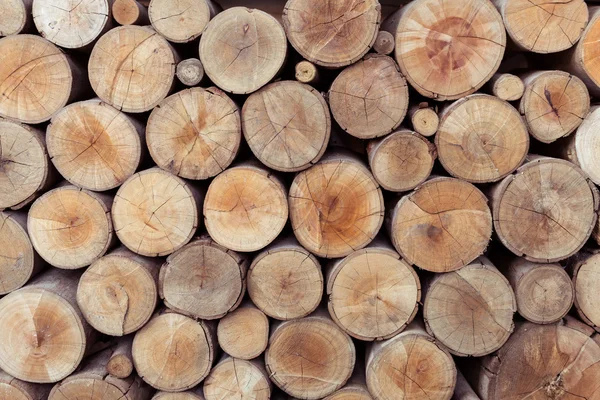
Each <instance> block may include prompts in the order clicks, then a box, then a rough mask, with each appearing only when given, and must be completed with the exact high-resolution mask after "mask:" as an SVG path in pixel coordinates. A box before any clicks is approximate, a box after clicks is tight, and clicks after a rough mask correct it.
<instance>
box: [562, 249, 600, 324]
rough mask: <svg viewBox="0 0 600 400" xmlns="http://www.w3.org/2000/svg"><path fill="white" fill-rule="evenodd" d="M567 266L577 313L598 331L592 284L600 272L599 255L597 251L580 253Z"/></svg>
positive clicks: (598, 318)
mask: <svg viewBox="0 0 600 400" xmlns="http://www.w3.org/2000/svg"><path fill="white" fill-rule="evenodd" d="M569 264H570V265H569V268H570V270H571V274H572V276H573V288H574V291H575V308H576V309H577V313H578V314H579V317H580V318H581V319H582V320H583V321H584V322H585V323H586V324H588V325H590V326H591V327H593V328H594V329H596V330H598V331H600V310H599V309H598V300H597V299H598V292H597V289H596V285H595V283H594V282H595V276H596V273H597V271H600V254H598V252H597V251H591V252H587V251H586V252H581V253H580V254H578V255H577V256H575V257H573V258H572V259H571V260H570V263H569Z"/></svg>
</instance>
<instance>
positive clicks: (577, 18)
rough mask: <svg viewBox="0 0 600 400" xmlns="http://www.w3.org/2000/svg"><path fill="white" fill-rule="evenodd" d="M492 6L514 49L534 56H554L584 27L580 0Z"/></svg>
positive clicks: (520, 0)
mask: <svg viewBox="0 0 600 400" xmlns="http://www.w3.org/2000/svg"><path fill="white" fill-rule="evenodd" d="M493 3H494V4H495V5H496V7H497V8H498V11H500V14H502V19H503V20H504V25H505V26H506V31H507V32H508V35H509V36H510V38H511V39H512V41H513V43H514V44H515V45H516V46H517V48H519V49H521V50H525V51H532V52H534V53H556V52H559V51H562V50H566V49H568V48H570V47H572V46H573V45H574V44H575V43H577V41H578V40H579V38H580V37H581V35H582V33H583V30H584V29H585V27H586V25H587V23H588V8H587V5H586V4H585V1H584V0H574V1H567V2H560V1H559V2H550V3H543V2H539V1H538V2H533V3H532V2H529V1H527V0H493Z"/></svg>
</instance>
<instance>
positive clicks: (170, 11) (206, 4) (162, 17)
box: [148, 0, 220, 43]
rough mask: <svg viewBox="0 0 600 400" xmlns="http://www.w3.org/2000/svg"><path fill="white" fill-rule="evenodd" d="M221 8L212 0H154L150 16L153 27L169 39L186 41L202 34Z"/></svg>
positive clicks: (150, 7) (149, 10) (151, 4)
mask: <svg viewBox="0 0 600 400" xmlns="http://www.w3.org/2000/svg"><path fill="white" fill-rule="evenodd" d="M219 10H220V7H219V6H218V5H217V4H216V3H214V2H212V1H211V0H184V1H177V2H172V1H171V0H152V1H151V2H150V6H149V7H148V16H149V17H150V23H151V24H152V27H153V28H154V29H155V30H156V32H158V33H160V34H161V35H162V36H164V37H165V38H166V39H167V40H168V41H170V42H175V43H186V42H191V41H192V40H194V39H196V38H197V37H198V36H200V35H201V34H202V32H204V29H206V25H208V21H210V19H211V18H212V17H214V16H215V15H216V14H217V13H218V12H219Z"/></svg>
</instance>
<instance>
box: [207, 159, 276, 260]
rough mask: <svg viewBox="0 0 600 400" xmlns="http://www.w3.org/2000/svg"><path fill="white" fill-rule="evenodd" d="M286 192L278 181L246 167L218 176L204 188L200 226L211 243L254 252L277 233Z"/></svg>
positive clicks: (232, 169) (257, 167) (249, 165)
mask: <svg viewBox="0 0 600 400" xmlns="http://www.w3.org/2000/svg"><path fill="white" fill-rule="evenodd" d="M287 218H288V204H287V190H286V188H285V186H284V185H283V183H282V182H281V181H280V180H279V178H277V177H275V176H274V175H272V174H271V172H269V171H268V170H266V169H264V168H262V167H260V166H257V165H254V164H250V163H243V164H239V165H237V166H236V167H234V168H230V169H228V170H226V171H224V172H223V173H221V174H219V175H218V176H217V177H216V178H215V179H214V180H213V181H212V182H211V184H210V186H209V187H208V192H207V193H206V200H205V201H204V223H205V224H206V229H207V230H208V233H209V235H210V236H211V237H212V238H213V240H214V241H215V242H217V243H219V244H220V245H222V246H225V247H227V248H228V249H231V250H235V251H246V252H248V251H256V250H260V249H262V248H264V247H265V246H266V245H268V244H269V243H271V242H272V241H273V240H274V239H275V238H276V237H277V236H278V235H279V233H281V231H282V229H283V227H284V226H285V224H286V222H287Z"/></svg>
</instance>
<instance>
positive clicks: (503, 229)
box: [490, 157, 598, 263]
mask: <svg viewBox="0 0 600 400" xmlns="http://www.w3.org/2000/svg"><path fill="white" fill-rule="evenodd" d="M490 200H491V205H492V210H493V217H494V227H495V230H496V233H497V234H498V237H499V238H500V241H501V242H502V244H504V246H505V247H506V248H507V249H509V250H510V251H512V252H513V253H514V254H516V255H517V256H520V257H524V258H526V259H527V260H529V261H533V262H544V263H552V262H556V261H560V260H562V259H565V258H567V257H569V256H571V255H573V254H575V253H576V252H577V251H578V250H579V249H580V248H581V247H582V246H583V245H584V243H585V242H586V241H587V239H588V238H589V237H590V234H591V233H592V230H593V228H594V225H595V223H596V219H597V215H596V211H597V210H598V191H597V189H596V187H595V186H594V185H593V183H591V182H590V181H589V180H588V178H587V176H586V175H585V174H584V173H583V172H582V171H581V170H580V169H579V168H577V167H576V166H575V165H573V164H571V163H569V162H567V161H564V160H558V159H555V158H548V157H539V158H536V159H534V160H532V161H530V162H527V163H526V164H524V165H523V166H522V167H520V168H519V169H517V171H516V172H515V173H514V174H511V175H509V176H507V177H506V178H504V180H502V181H501V182H499V183H498V184H496V186H495V187H494V189H493V190H492V192H491V197H490Z"/></svg>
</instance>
